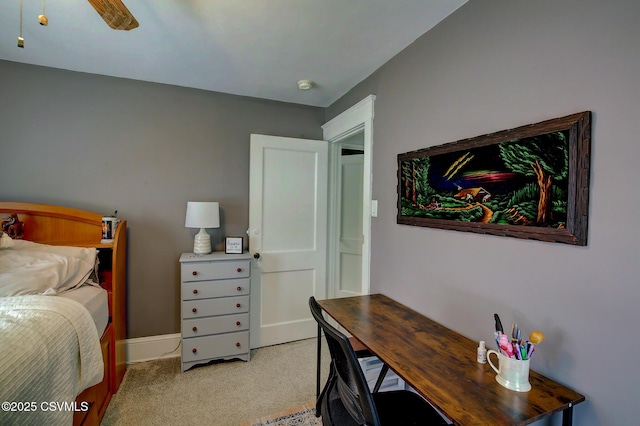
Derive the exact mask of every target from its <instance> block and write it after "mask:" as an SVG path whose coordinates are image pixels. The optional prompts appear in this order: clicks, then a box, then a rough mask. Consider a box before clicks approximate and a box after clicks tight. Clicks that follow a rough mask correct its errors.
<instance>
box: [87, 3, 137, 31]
mask: <svg viewBox="0 0 640 426" xmlns="http://www.w3.org/2000/svg"><path fill="white" fill-rule="evenodd" d="M88 2H89V4H91V6H93V8H94V9H95V10H96V12H98V14H99V15H100V16H102V19H104V22H106V23H107V25H109V26H110V27H111V28H113V29H114V30H126V31H129V30H132V29H134V28H138V21H136V18H134V17H133V15H132V14H131V12H129V9H127V7H126V6H125V5H124V4H123V3H122V1H121V0H88Z"/></svg>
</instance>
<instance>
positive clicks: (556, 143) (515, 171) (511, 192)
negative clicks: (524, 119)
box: [397, 111, 591, 246]
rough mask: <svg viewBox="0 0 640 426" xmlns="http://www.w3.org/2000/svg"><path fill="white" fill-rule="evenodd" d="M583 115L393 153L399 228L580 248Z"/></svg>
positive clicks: (585, 164) (585, 165)
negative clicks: (494, 236)
mask: <svg viewBox="0 0 640 426" xmlns="http://www.w3.org/2000/svg"><path fill="white" fill-rule="evenodd" d="M590 149H591V112H590V111H585V112H581V113H578V114H573V115H569V116H567V117H562V118H556V119H552V120H548V121H544V122H541V123H537V124H531V125H528V126H522V127H518V128H515V129H510V130H504V131H501V132H497V133H491V134H488V135H483V136H478V137H474V138H470V139H466V140H461V141H457V142H451V143H447V144H444V145H439V146H434V147H430V148H424V149H420V150H417V151H412V152H406V153H404V154H398V217H397V222H398V223H399V224H404V225H413V226H426V227H432V228H440V229H451V230H457V231H467V232H476V233H482V234H491V235H500V236H509V237H516V238H525V239H535V240H541V241H549V242H559V243H566V244H573V245H580V246H584V245H586V244H587V225H588V216H589V215H588V209H589V168H590Z"/></svg>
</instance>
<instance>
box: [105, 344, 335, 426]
mask: <svg viewBox="0 0 640 426" xmlns="http://www.w3.org/2000/svg"><path fill="white" fill-rule="evenodd" d="M323 343H324V342H323ZM316 344H317V343H316V339H308V340H301V341H298V342H292V343H287V344H283V345H276V346H269V347H265V348H260V349H257V350H252V354H251V361H249V362H244V361H229V362H219V363H214V364H210V365H206V366H202V367H196V368H193V369H191V370H189V371H187V372H185V373H181V372H180V358H168V359H161V360H157V361H149V362H145V363H140V364H134V365H129V366H128V368H127V373H126V375H125V377H124V380H123V382H122V385H121V387H120V389H119V391H118V393H117V394H116V395H115V396H114V397H113V399H112V400H111V403H110V404H109V408H108V409H107V412H106V414H105V416H104V419H103V420H102V423H101V425H102V426H122V425H159V424H162V425H194V426H197V425H208V426H238V425H239V424H240V423H242V422H247V421H251V420H252V419H257V418H261V417H265V416H268V415H271V414H273V413H279V412H283V411H285V410H288V409H291V408H293V407H299V406H301V405H304V404H307V403H309V401H314V400H315V397H316ZM322 363H323V366H322V375H323V377H322V383H323V384H324V382H325V381H326V375H327V372H328V366H329V354H328V351H327V350H326V344H323V354H322Z"/></svg>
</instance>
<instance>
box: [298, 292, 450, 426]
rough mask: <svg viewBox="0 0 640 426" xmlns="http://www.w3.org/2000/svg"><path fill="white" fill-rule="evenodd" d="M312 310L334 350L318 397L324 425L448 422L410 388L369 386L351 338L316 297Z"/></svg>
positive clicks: (311, 300)
mask: <svg viewBox="0 0 640 426" xmlns="http://www.w3.org/2000/svg"><path fill="white" fill-rule="evenodd" d="M309 307H310V309H311V314H312V315H313V317H314V318H315V320H316V322H317V323H318V325H319V326H320V327H321V328H322V330H323V331H324V335H325V338H326V341H327V344H328V346H329V352H330V353H331V367H330V368H331V370H330V372H329V379H328V380H327V384H326V386H325V388H324V389H323V391H322V394H321V396H320V398H319V400H318V404H319V406H320V413H321V415H322V424H323V425H324V426H351V425H354V426H360V425H367V426H405V425H406V426H409V425H446V424H447V422H446V421H445V420H444V419H443V418H442V417H441V416H440V414H438V412H437V411H436V410H435V409H434V408H433V407H432V406H431V405H430V404H429V403H428V402H426V401H425V400H424V399H422V398H421V397H420V396H419V395H417V394H415V393H413V392H410V391H404V390H402V391H390V392H375V393H372V392H371V391H370V390H369V386H368V385H367V381H366V379H365V377H364V373H363V372H362V369H361V368H360V364H359V363H358V359H357V356H356V353H355V352H354V350H353V348H352V346H351V344H350V343H349V339H348V338H347V337H346V336H345V335H343V334H342V333H340V332H339V331H338V330H336V329H335V328H334V327H333V326H331V325H330V324H329V323H328V322H327V321H326V320H325V319H324V316H323V315H322V310H321V308H320V305H318V302H316V300H315V298H314V297H311V298H309Z"/></svg>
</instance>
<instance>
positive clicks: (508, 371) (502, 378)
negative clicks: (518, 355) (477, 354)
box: [487, 350, 531, 392]
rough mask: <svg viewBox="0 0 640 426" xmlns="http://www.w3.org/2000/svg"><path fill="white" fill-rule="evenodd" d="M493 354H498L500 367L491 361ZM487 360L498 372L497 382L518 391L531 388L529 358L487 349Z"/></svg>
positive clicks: (525, 390)
mask: <svg viewBox="0 0 640 426" xmlns="http://www.w3.org/2000/svg"><path fill="white" fill-rule="evenodd" d="M491 354H496V355H497V356H498V367H497V368H496V366H495V365H493V362H491ZM487 361H489V365H490V366H491V368H493V369H494V371H495V372H496V373H498V374H496V382H498V383H500V384H501V385H502V386H504V387H505V388H507V389H511V390H514V391H517V392H527V391H529V390H531V384H530V383H529V360H528V359H527V360H524V361H523V360H520V359H515V358H509V357H508V356H505V355H502V354H501V353H498V352H496V351H494V350H489V351H487Z"/></svg>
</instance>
